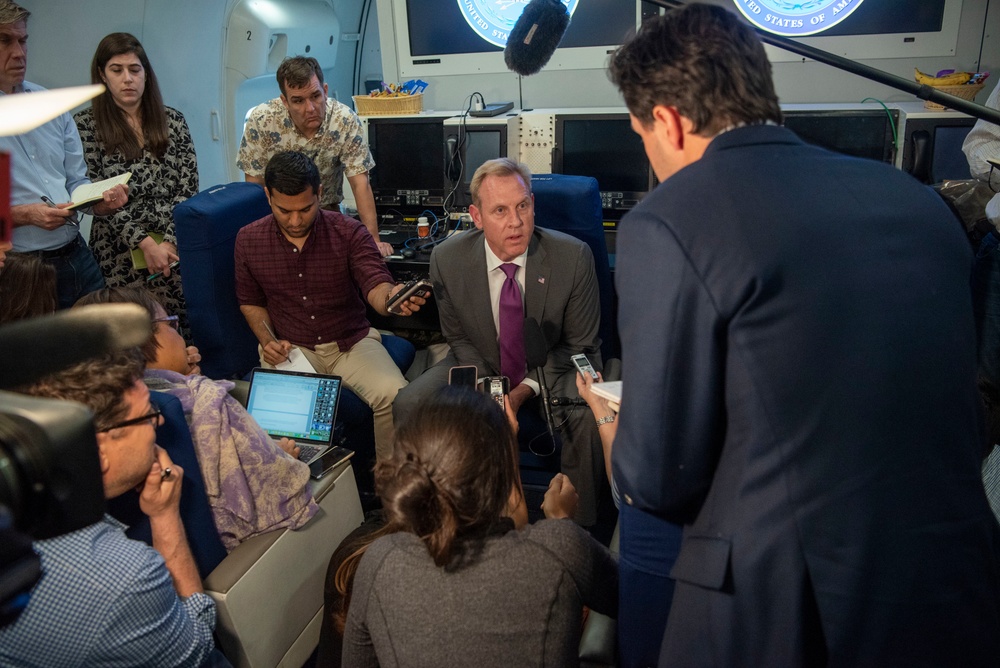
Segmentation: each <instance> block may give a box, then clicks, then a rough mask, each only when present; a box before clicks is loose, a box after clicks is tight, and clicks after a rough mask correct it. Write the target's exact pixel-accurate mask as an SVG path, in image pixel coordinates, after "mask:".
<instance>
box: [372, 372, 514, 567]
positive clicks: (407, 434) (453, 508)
mask: <svg viewBox="0 0 1000 668" xmlns="http://www.w3.org/2000/svg"><path fill="white" fill-rule="evenodd" d="M516 452H517V441H516V438H515V436H514V431H513V429H511V426H510V424H509V423H508V421H507V417H506V416H505V415H504V413H503V411H501V410H500V408H499V406H497V404H496V403H495V402H494V401H493V400H491V399H490V398H488V397H486V396H484V395H482V394H479V393H478V392H475V391H473V390H471V389H469V388H464V387H456V386H445V387H443V388H441V389H440V390H439V391H437V392H435V393H434V394H433V395H431V396H429V397H428V398H427V399H425V400H424V401H423V402H421V404H420V406H419V408H417V409H416V410H414V411H413V412H412V413H411V415H410V416H409V418H408V419H407V421H406V422H404V423H403V424H401V425H400V426H399V427H398V429H397V431H396V443H395V448H394V451H393V454H392V457H391V458H389V459H388V461H382V462H379V463H378V464H377V465H376V467H375V486H376V489H377V490H378V493H379V496H381V497H382V503H383V506H384V508H385V513H386V518H387V520H388V523H389V524H390V525H392V526H393V527H395V528H397V529H399V530H402V531H408V532H410V533H413V534H416V535H417V536H419V537H420V538H421V539H422V540H423V541H424V543H425V544H426V545H427V550H428V551H429V552H430V555H431V557H432V558H433V559H434V563H435V564H437V565H438V566H442V567H444V566H452V567H456V565H457V564H460V563H461V561H462V558H463V557H464V556H465V555H467V554H472V553H474V552H475V549H476V548H477V547H478V546H479V545H480V544H481V541H482V540H483V539H485V536H486V535H488V534H489V533H490V532H491V531H493V530H494V529H496V528H497V527H499V526H500V525H501V523H502V522H506V521H508V520H506V519H505V515H506V512H507V506H508V501H509V499H510V495H511V490H512V489H514V488H515V486H516V485H517V484H518V473H517V463H516V460H515V453H516ZM477 538H478V539H480V540H477Z"/></svg>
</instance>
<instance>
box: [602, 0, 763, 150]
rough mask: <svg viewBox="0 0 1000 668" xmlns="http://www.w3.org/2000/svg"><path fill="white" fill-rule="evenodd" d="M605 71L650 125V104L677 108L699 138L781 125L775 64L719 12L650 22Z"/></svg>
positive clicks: (748, 33) (698, 9)
mask: <svg viewBox="0 0 1000 668" xmlns="http://www.w3.org/2000/svg"><path fill="white" fill-rule="evenodd" d="M608 74H609V76H610V78H611V80H612V81H613V82H614V84H615V85H616V86H618V88H619V89H620V90H621V92H622V96H623V97H624V98H625V104H626V105H627V106H628V109H629V112H631V113H632V115H633V116H635V117H636V118H637V119H638V120H639V122H640V123H642V124H643V125H644V126H648V125H649V124H650V123H652V121H653V107H655V106H657V105H664V106H670V107H676V108H677V111H678V112H679V113H680V114H681V116H684V117H685V118H688V119H689V120H691V121H692V123H693V132H694V133H695V134H698V135H701V136H705V137H712V136H714V135H716V134H718V133H719V132H720V131H721V130H723V129H725V128H726V127H729V126H731V125H737V124H750V125H753V124H761V123H765V122H767V121H772V122H774V123H779V124H780V123H781V107H779V106H778V96H777V95H776V94H775V92H774V81H773V80H772V79H771V63H770V61H769V60H768V59H767V54H766V53H764V46H763V44H761V42H760V39H758V37H757V35H756V34H755V33H754V31H753V30H752V29H751V28H750V27H749V26H747V25H746V24H744V23H742V22H741V21H740V20H739V19H738V18H737V17H736V15H735V14H733V13H732V12H729V11H727V10H725V9H723V8H722V7H716V6H713V5H704V4H697V3H695V4H689V5H685V6H684V7H683V8H681V9H674V10H671V11H670V12H668V13H667V14H665V15H663V16H659V17H655V18H651V19H647V20H646V21H645V22H644V23H643V24H642V27H641V28H640V29H639V32H638V33H636V35H635V36H634V37H632V39H630V40H629V41H627V42H626V43H625V44H623V45H622V46H621V47H619V48H618V49H617V50H616V51H615V52H614V54H612V56H611V64H610V66H609V70H608Z"/></svg>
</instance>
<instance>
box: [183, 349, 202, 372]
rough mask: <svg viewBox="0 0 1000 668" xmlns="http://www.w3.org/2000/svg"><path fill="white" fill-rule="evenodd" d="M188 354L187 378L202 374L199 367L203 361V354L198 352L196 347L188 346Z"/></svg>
mask: <svg viewBox="0 0 1000 668" xmlns="http://www.w3.org/2000/svg"><path fill="white" fill-rule="evenodd" d="M185 352H187V363H188V370H187V373H185V374H184V375H185V376H194V375H197V374H200V373H201V367H200V366H198V362H200V361H201V353H200V352H198V348H197V347H196V346H188V347H187V349H186V350H185Z"/></svg>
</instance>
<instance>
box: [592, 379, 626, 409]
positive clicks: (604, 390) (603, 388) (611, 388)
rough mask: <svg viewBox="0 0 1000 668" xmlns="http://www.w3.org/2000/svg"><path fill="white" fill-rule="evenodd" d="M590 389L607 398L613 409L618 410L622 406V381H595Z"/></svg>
mask: <svg viewBox="0 0 1000 668" xmlns="http://www.w3.org/2000/svg"><path fill="white" fill-rule="evenodd" d="M590 391H591V392H593V393H594V394H596V395H597V396H599V397H603V398H605V399H607V400H608V403H609V404H610V405H611V408H612V409H613V410H615V411H617V410H618V409H619V408H620V407H621V403H622V381H620V380H609V381H606V382H603V383H594V384H593V385H591V386H590Z"/></svg>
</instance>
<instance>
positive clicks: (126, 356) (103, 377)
mask: <svg viewBox="0 0 1000 668" xmlns="http://www.w3.org/2000/svg"><path fill="white" fill-rule="evenodd" d="M143 368H144V364H143V361H142V353H140V352H139V349H138V348H128V349H126V350H119V351H117V352H113V353H108V354H106V355H101V356H99V357H95V358H93V359H89V360H87V361H86V362H81V363H79V364H74V365H73V366H71V367H69V368H67V369H63V370H62V371H59V372H57V373H53V374H50V375H48V376H45V377H44V378H41V379H39V380H37V381H36V382H34V383H32V384H31V385H27V386H24V387H20V388H17V389H16V390H15V391H16V392H20V393H21V394H30V395H31V396H35V397H45V398H48V399H64V400H67V401H76V402H78V403H81V404H83V405H84V406H86V407H87V408H89V409H90V410H91V411H92V412H93V413H94V429H95V430H96V431H101V430H102V429H107V428H108V427H109V426H111V425H113V424H115V423H117V422H120V421H122V420H124V419H125V416H126V415H127V414H128V410H129V407H128V404H126V403H125V392H127V391H128V390H129V389H130V388H131V387H132V386H133V385H134V384H135V382H136V381H137V380H139V379H140V378H142V372H143Z"/></svg>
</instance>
